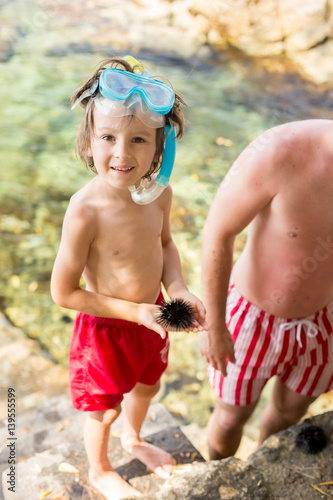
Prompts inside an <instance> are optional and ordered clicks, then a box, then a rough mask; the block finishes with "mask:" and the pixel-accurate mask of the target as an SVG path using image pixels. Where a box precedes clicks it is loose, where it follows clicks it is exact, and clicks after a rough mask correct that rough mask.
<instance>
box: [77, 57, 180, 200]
mask: <svg viewBox="0 0 333 500" xmlns="http://www.w3.org/2000/svg"><path fill="white" fill-rule="evenodd" d="M124 60H126V61H127V62H128V63H129V64H130V65H131V66H132V68H134V67H135V70H134V71H135V73H129V72H128V71H125V70H123V69H117V68H108V69H104V70H103V72H102V73H101V75H100V77H99V79H98V80H95V81H94V83H93V84H92V86H91V87H90V89H88V90H86V91H85V92H83V94H82V95H81V96H80V97H79V99H77V101H76V102H75V103H74V105H73V106H72V109H74V108H75V107H76V106H77V105H78V104H79V103H80V102H81V101H83V100H84V99H86V98H87V97H91V100H90V102H89V103H88V105H87V108H86V111H88V109H89V108H90V106H91V104H92V102H94V104H95V106H96V107H97V109H98V110H99V111H100V112H101V113H103V114H105V115H108V116H114V117H121V116H126V115H135V116H137V117H138V118H139V119H140V120H141V121H142V122H143V123H144V124H145V125H147V126H148V127H151V128H161V127H163V126H164V125H165V115H166V114H167V113H169V112H170V111H171V109H172V107H173V104H174V102H175V93H174V91H173V89H172V88H171V87H170V86H169V85H167V84H165V83H163V82H160V81H158V80H155V79H154V78H152V77H151V75H150V74H149V73H148V71H146V70H145V68H144V67H143V66H142V65H140V64H139V63H138V61H136V59H134V57H132V56H126V57H124ZM175 156H176V131H175V129H174V127H170V125H165V142H164V148H163V161H162V165H161V169H160V171H159V173H158V175H157V177H156V179H155V180H154V182H153V183H150V182H149V181H148V179H142V180H141V182H140V186H139V187H138V188H136V187H135V186H129V188H128V189H129V190H130V192H131V196H132V199H133V201H134V202H135V203H137V204H139V205H146V204H148V203H151V202H152V201H154V200H156V199H157V198H158V197H159V196H160V195H161V194H162V192H163V191H164V189H165V188H166V186H167V185H168V183H169V180H170V176H171V172H172V169H173V165H174V161H175ZM148 183H149V184H150V186H149V187H148Z"/></svg>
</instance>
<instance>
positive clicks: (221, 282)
mask: <svg viewBox="0 0 333 500" xmlns="http://www.w3.org/2000/svg"><path fill="white" fill-rule="evenodd" d="M332 137H333V121H332V120H305V121H300V122H293V123H286V124H284V125H280V126H278V127H274V128H272V129H270V130H268V131H266V132H265V133H264V134H262V135H261V136H259V137H258V138H257V139H256V140H255V141H253V142H252V143H251V144H250V145H249V146H248V147H247V148H246V149H245V150H244V151H243V153H242V154H241V155H240V156H239V158H237V160H236V161H235V163H234V165H233V166H232V167H231V169H230V171H229V173H228V175H227V176H226V178H225V179H224V181H223V182H222V184H221V187H220V189H219V192H218V193H217V195H216V198H215V200H214V202H213V205H212V207H211V211H210V213H209V216H208V219H207V222H206V225H205V230H204V245H203V282H204V297H205V304H206V307H207V321H208V325H209V330H208V334H207V333H206V332H205V333H204V334H202V338H201V342H200V344H201V353H202V355H203V356H204V357H205V358H206V360H207V361H208V363H209V364H210V368H209V375H210V382H211V384H212V386H213V387H214V389H215V391H216V393H217V396H218V400H217V404H216V407H215V410H214V412H213V414H212V416H211V418H210V421H209V424H208V442H209V450H210V457H211V458H212V459H220V458H226V457H228V456H230V455H233V454H234V453H235V452H236V450H237V448H238V445H239V443H240V440H241V437H242V432H243V426H244V424H245V422H246V421H247V420H248V418H249V417H250V416H251V414H252V412H253V411H254V409H255V407H256V405H257V403H258V399H259V397H260V393H261V391H262V389H263V387H264V385H265V384H266V382H267V380H268V379H269V378H271V377H272V376H274V375H277V378H276V381H275V385H274V388H273V391H272V395H271V401H270V403H269V404H268V406H267V408H266V409H265V411H264V413H263V416H262V419H261V432H260V437H259V445H260V444H261V443H262V442H263V441H264V440H265V439H266V438H267V436H269V435H271V434H273V433H276V432H279V431H281V430H283V429H285V428H286V427H288V426H290V425H293V424H295V423H297V422H298V420H299V419H301V418H302V417H303V415H305V413H306V411H307V408H308V406H309V405H310V404H311V403H312V402H313V401H314V400H315V399H316V398H317V397H318V396H319V395H320V394H322V393H325V392H327V391H329V390H331V389H333V333H332V332H333V302H332V301H333V247H332V241H331V239H332V231H333V205H332V193H333V168H332V166H333V149H332ZM220 214H223V217H220ZM249 223H251V224H250V226H249V233H248V237H247V243H246V246H245V248H244V251H243V253H242V255H241V256H240V257H239V259H238V260H237V262H236V264H235V266H234V267H233V269H232V253H233V243H234V239H235V236H236V235H237V234H238V233H239V232H240V231H241V230H242V229H243V228H244V227H246V226H247V225H248V224H249ZM231 272H232V278H231V280H230V275H231ZM228 286H229V290H228Z"/></svg>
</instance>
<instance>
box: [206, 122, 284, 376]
mask: <svg viewBox="0 0 333 500" xmlns="http://www.w3.org/2000/svg"><path fill="white" fill-rule="evenodd" d="M272 130H273V131H274V130H276V129H272ZM258 140H260V138H258V139H257V140H256V141H254V142H253V143H251V144H250V145H249V146H248V147H247V148H246V149H245V150H244V151H243V153H242V154H241V155H240V156H239V157H238V159H237V160H236V161H235V163H234V164H233V166H232V167H231V169H230V170H229V172H228V174H227V176H226V177H225V179H224V181H223V182H222V184H221V186H220V188H219V190H218V193H217V195H216V197H215V199H214V202H213V204H212V207H211V209H210V212H209V215H208V218H207V221H206V224H205V227H204V233H203V250H202V279H203V294H204V304H205V306H206V309H207V322H208V325H209V328H208V332H207V333H206V332H205V333H204V334H203V335H202V338H201V339H200V351H201V354H202V356H204V357H205V359H206V361H207V362H208V363H211V364H212V365H213V366H214V367H215V368H217V369H219V370H221V372H222V374H223V375H224V376H226V360H227V358H229V360H230V361H232V362H234V361H235V359H234V350H233V340H232V338H231V335H230V333H229V331H228V329H227V327H226V324H225V312H226V301H227V295H228V285H229V279H230V274H231V269H232V265H233V245H234V240H235V237H236V235H237V234H239V233H240V232H241V231H242V230H243V229H244V228H245V227H246V226H247V225H248V224H249V223H250V222H251V221H252V220H253V219H254V217H255V216H256V215H257V214H258V213H259V212H260V211H261V210H262V209H263V208H264V207H265V206H267V205H268V204H269V203H270V202H271V200H272V198H273V197H274V196H275V194H276V192H277V189H278V183H279V181H278V175H276V172H277V170H278V169H277V168H275V167H276V166H278V162H279V161H280V153H278V151H277V148H276V147H275V145H276V143H277V133H275V134H274V132H273V133H272V136H271V137H270V140H269V141H268V144H266V145H265V146H264V147H261V148H260V149H259V147H258Z"/></svg>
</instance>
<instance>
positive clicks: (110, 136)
mask: <svg viewBox="0 0 333 500" xmlns="http://www.w3.org/2000/svg"><path fill="white" fill-rule="evenodd" d="M102 139H103V141H113V140H114V139H115V138H114V136H113V135H103V137H102Z"/></svg>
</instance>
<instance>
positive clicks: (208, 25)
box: [0, 0, 333, 86]
mask: <svg viewBox="0 0 333 500" xmlns="http://www.w3.org/2000/svg"><path fill="white" fill-rule="evenodd" d="M0 12H1V17H2V20H3V27H2V30H1V32H0V60H2V61H6V60H8V59H9V58H10V57H11V56H12V55H13V54H14V53H15V51H17V49H18V48H20V50H24V51H27V52H28V51H29V47H34V50H36V47H38V49H39V50H40V51H43V52H44V53H45V52H48V53H53V54H54V55H59V54H61V53H68V51H84V52H89V50H93V48H94V49H95V50H96V48H98V47H99V48H100V49H101V50H103V49H105V47H113V48H115V49H116V50H118V51H120V52H121V53H123V52H131V53H138V52H144V53H145V54H146V55H147V54H149V53H151V54H152V55H154V54H164V55H165V56H167V57H169V58H170V57H171V58H172V57H173V58H176V59H177V58H180V59H189V60H192V62H193V64H195V65H196V64H199V63H200V62H204V61H207V60H214V59H216V60H219V59H220V58H223V57H225V54H226V52H227V51H228V50H230V49H233V50H236V51H239V52H240V53H243V54H247V55H249V56H252V57H255V58H259V59H261V58H264V59H265V60H267V61H268V60H270V64H272V66H273V67H275V68H276V69H278V70H280V71H283V70H285V69H286V68H288V65H289V67H290V66H294V67H295V68H296V69H297V70H298V71H299V72H300V73H301V74H302V75H303V76H304V77H305V78H307V79H310V80H312V81H314V82H317V83H323V84H327V85H329V86H331V84H332V83H333V68H332V64H331V61H332V55H333V0H317V1H316V2H313V0H293V2H290V1H289V0H256V1H248V0H210V1H209V2H201V1H199V0H136V1H134V0H126V1H122V0H113V1H111V2H110V1H108V0H98V1H96V2H95V1H93V0H82V2H80V3H70V4H69V3H68V2H65V1H64V0H39V1H38V2H37V1H36V2H34V1H32V2H29V4H27V3H26V2H24V1H23V0H14V1H11V2H9V1H6V0H3V1H2V2H0ZM281 58H283V62H282V64H281V62H280V63H279V62H278V61H281ZM288 61H289V63H288Z"/></svg>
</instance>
